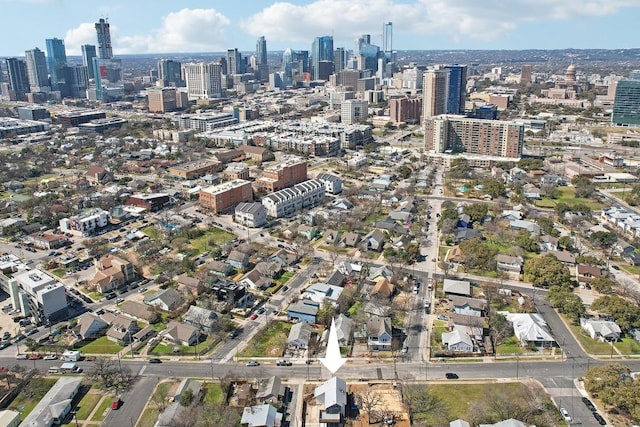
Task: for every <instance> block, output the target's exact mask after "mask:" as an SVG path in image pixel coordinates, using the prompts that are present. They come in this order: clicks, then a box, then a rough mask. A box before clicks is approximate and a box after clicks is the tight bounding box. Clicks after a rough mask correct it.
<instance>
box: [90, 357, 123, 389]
mask: <svg viewBox="0 0 640 427" xmlns="http://www.w3.org/2000/svg"><path fill="white" fill-rule="evenodd" d="M88 376H89V378H90V379H91V380H92V381H94V382H98V383H100V384H101V385H102V386H103V387H104V388H106V389H114V390H116V392H117V391H118V390H122V389H125V388H127V387H128V386H129V384H130V383H131V380H132V379H133V376H132V375H131V370H130V369H129V367H127V366H125V367H123V368H120V366H119V365H118V364H117V362H116V361H114V360H111V359H107V358H105V357H97V358H96V360H95V361H94V362H93V369H92V370H91V371H90V372H89V375H88Z"/></svg>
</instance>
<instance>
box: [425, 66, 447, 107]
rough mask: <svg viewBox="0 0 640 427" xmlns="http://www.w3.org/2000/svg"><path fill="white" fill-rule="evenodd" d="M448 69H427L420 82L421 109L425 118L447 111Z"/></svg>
mask: <svg viewBox="0 0 640 427" xmlns="http://www.w3.org/2000/svg"><path fill="white" fill-rule="evenodd" d="M448 89H449V70H442V69H441V70H428V71H426V72H425V73H424V81H423V83H422V93H423V96H424V98H423V101H422V110H423V113H424V114H423V117H424V118H425V119H428V118H431V117H433V116H438V115H440V114H444V113H445V112H446V111H447V99H448Z"/></svg>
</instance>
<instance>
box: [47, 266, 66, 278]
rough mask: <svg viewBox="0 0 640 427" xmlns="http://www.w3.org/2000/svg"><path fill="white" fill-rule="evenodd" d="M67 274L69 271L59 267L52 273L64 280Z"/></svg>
mask: <svg viewBox="0 0 640 427" xmlns="http://www.w3.org/2000/svg"><path fill="white" fill-rule="evenodd" d="M66 272H67V271H66V270H65V269H64V268H62V267H59V268H56V269H53V270H51V271H50V273H51V274H53V275H54V276H56V277H60V278H63V277H64V276H65V275H66Z"/></svg>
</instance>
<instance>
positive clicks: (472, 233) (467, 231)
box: [455, 228, 478, 244]
mask: <svg viewBox="0 0 640 427" xmlns="http://www.w3.org/2000/svg"><path fill="white" fill-rule="evenodd" d="M477 236H478V231H477V230H474V229H473V228H457V229H456V237H455V242H456V244H460V242H463V241H465V240H470V239H473V238H474V237H477Z"/></svg>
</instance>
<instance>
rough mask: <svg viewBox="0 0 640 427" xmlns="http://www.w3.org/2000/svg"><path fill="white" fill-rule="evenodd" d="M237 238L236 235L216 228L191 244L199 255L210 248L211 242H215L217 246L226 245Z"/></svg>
mask: <svg viewBox="0 0 640 427" xmlns="http://www.w3.org/2000/svg"><path fill="white" fill-rule="evenodd" d="M235 238H236V236H235V235H234V234H231V233H228V232H226V231H224V230H221V229H220V228H215V227H214V228H212V229H211V230H209V231H207V232H206V233H205V234H203V235H202V236H200V237H198V238H197V239H193V240H191V242H190V243H191V246H192V247H193V248H194V249H196V250H197V251H198V254H201V253H202V252H204V251H206V250H207V249H208V248H209V244H210V242H214V243H215V244H216V245H224V244H225V243H229V242H230V241H232V240H233V239H235Z"/></svg>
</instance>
